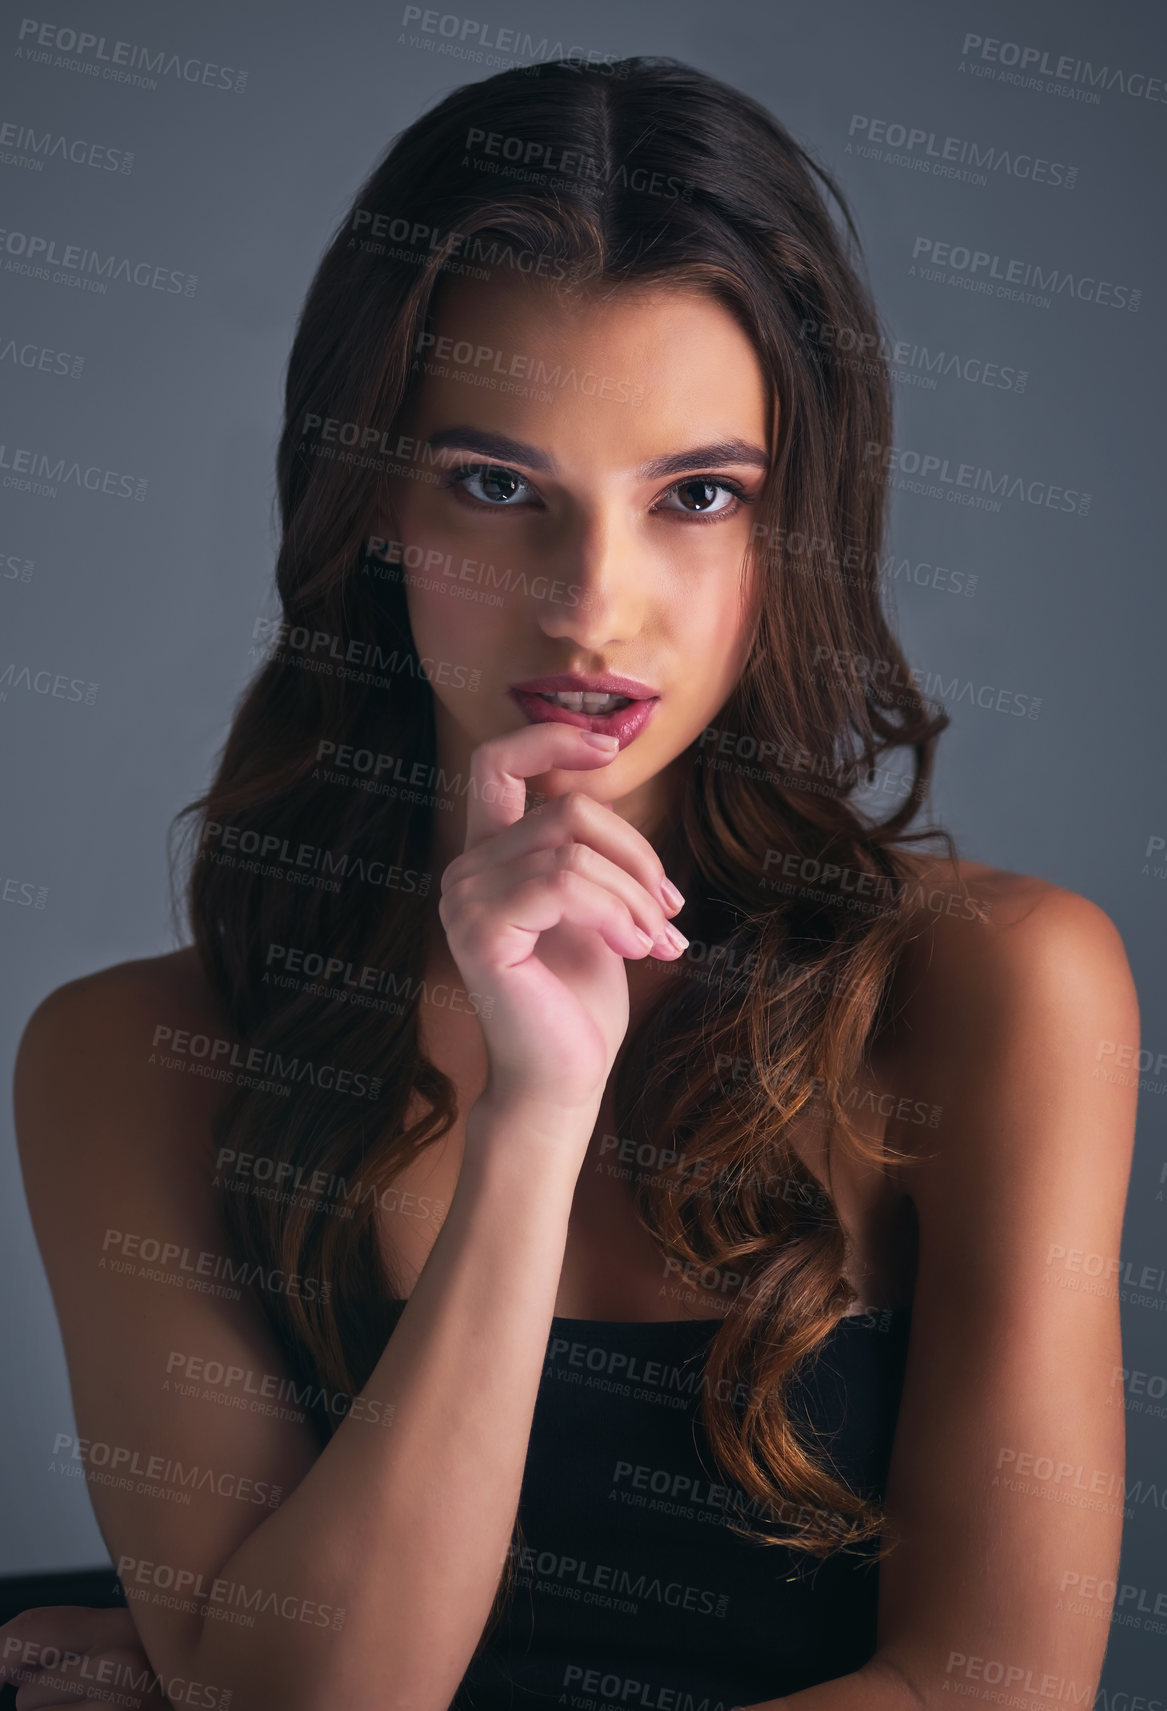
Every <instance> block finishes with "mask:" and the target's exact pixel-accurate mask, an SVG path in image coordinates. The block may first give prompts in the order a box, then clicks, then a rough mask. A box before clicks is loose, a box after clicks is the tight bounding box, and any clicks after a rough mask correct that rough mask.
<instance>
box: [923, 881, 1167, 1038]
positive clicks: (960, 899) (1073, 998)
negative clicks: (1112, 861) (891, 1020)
mask: <svg viewBox="0 0 1167 1711" xmlns="http://www.w3.org/2000/svg"><path fill="white" fill-rule="evenodd" d="M912 867H913V878H912V880H911V882H910V885H909V888H908V893H907V899H906V901H907V905H908V914H909V920H910V923H911V926H910V932H911V940H910V943H909V945H908V946H907V948H906V950H905V951H904V953H903V956H902V957H901V959H900V964H899V967H898V969H897V973H896V979H895V984H894V1006H893V1008H894V1013H895V1015H896V1016H897V1017H898V1018H899V1021H900V1023H901V1030H902V1027H903V1026H906V1027H908V1028H910V1029H914V1030H919V1029H923V1028H925V1027H927V1029H928V1031H929V1033H930V1034H932V1033H934V1032H935V1031H936V1029H937V1028H938V1027H943V1026H945V1025H946V1024H948V1023H955V1022H958V1021H961V1020H963V1021H966V1022H967V1021H969V1020H972V1019H974V1018H975V1017H976V1016H977V1015H984V1016H987V1015H988V1014H990V1013H992V1012H993V1011H994V1009H995V1007H996V1006H999V1005H1001V1004H1006V1005H1008V1006H1009V1007H1010V1008H1011V1009H1012V1010H1014V1011H1015V1012H1016V1015H1015V1020H1016V1021H1017V1022H1018V1023H1019V1024H1020V1025H1021V1026H1022V1027H1023V1028H1024V1029H1025V1031H1026V1032H1027V1033H1028V1034H1029V1035H1030V1036H1031V1037H1037V1036H1040V1035H1041V1033H1042V1032H1043V1030H1045V1029H1048V1028H1049V1027H1050V1026H1051V1025H1055V1024H1060V1023H1061V1022H1064V1021H1065V1020H1066V1019H1067V1018H1072V1017H1075V1016H1077V1017H1079V1018H1081V1019H1083V1020H1089V1019H1091V1018H1094V1019H1097V1020H1103V1019H1105V1018H1106V1017H1108V1016H1109V1017H1112V1018H1113V1019H1114V1020H1115V1022H1116V1023H1117V1022H1121V1023H1123V1024H1124V1025H1137V1008H1136V1006H1135V994H1134V982H1133V979H1132V976H1131V971H1130V965H1129V962H1128V960H1127V955H1126V949H1125V946H1124V944H1123V940H1122V935H1121V934H1120V933H1119V931H1118V928H1117V927H1116V926H1115V924H1114V922H1113V921H1112V920H1111V918H1110V916H1109V915H1107V914H1106V912H1105V911H1104V910H1103V909H1100V908H1099V907H1098V905H1097V904H1096V903H1092V902H1091V901H1090V900H1089V898H1086V897H1082V896H1080V895H1079V894H1078V893H1077V892H1074V891H1068V890H1066V889H1064V888H1063V887H1062V886H1059V885H1053V884H1051V883H1049V882H1048V881H1046V880H1042V879H1037V878H1034V877H1033V876H1032V875H1030V874H1022V873H1011V872H1009V871H1007V870H1006V869H1004V868H999V867H989V866H986V865H985V864H983V863H980V862H967V861H961V862H958V863H957V865H956V872H955V873H954V871H953V868H952V865H951V864H950V863H948V862H947V861H945V860H942V859H936V860H927V861H925V860H921V859H920V858H918V857H917V858H915V859H914V860H913V862H912Z"/></svg>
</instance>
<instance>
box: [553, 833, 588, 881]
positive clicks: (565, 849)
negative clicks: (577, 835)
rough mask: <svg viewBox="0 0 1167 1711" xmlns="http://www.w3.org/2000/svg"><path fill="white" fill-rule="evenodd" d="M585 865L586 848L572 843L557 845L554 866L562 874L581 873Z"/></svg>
mask: <svg viewBox="0 0 1167 1711" xmlns="http://www.w3.org/2000/svg"><path fill="white" fill-rule="evenodd" d="M586 864H587V855H586V846H585V845H583V844H577V843H574V842H572V841H570V840H569V841H568V842H567V843H562V844H557V845H556V847H555V866H556V867H557V868H560V869H561V870H562V871H564V872H574V873H582V872H583V871H584V868H585V866H586Z"/></svg>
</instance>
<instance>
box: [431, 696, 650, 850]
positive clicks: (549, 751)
mask: <svg viewBox="0 0 1167 1711" xmlns="http://www.w3.org/2000/svg"><path fill="white" fill-rule="evenodd" d="M619 752H620V744H619V739H618V738H617V737H603V736H600V735H599V734H598V733H597V732H595V731H585V730H584V729H583V727H582V726H581V725H565V724H562V723H561V722H560V721H559V720H557V719H544V720H540V722H539V723H538V724H537V725H523V726H521V727H520V728H519V729H518V730H517V731H507V732H506V733H505V734H504V735H503V736H501V737H490V738H488V739H487V741H486V742H484V743H479V745H478V747H477V748H476V749H475V750H474V752H473V754H472V755H471V757H470V789H469V791H468V792H467V796H468V801H467V803H466V843H465V846H464V848H463V854H464V853H465V851H466V850H470V849H473V848H474V846H475V844H480V843H482V841H483V839H484V838H490V837H493V836H494V834H495V833H496V832H501V831H503V830H505V828H506V827H507V826H513V825H514V823H515V821H516V820H521V819H522V817H523V811H524V809H525V807H526V803H527V787H526V784H525V783H524V780H525V779H528V778H535V777H537V776H538V774H539V773H541V772H550V771H551V769H552V768H553V767H570V768H572V769H573V770H574V769H576V768H581V767H588V768H591V767H597V766H606V765H607V764H608V762H609V761H610V760H611V759H613V757H614V756H615V755H617V754H618V753H619Z"/></svg>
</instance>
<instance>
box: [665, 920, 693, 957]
mask: <svg viewBox="0 0 1167 1711" xmlns="http://www.w3.org/2000/svg"><path fill="white" fill-rule="evenodd" d="M665 938H666V939H667V940H668V941H669V943H670V945H672V947H673V949H674V950H675V951H683V950H687V949H688V946H689V941H688V939H687V938H686V937H685V935H684V933H679V932H678V931H677V929H676V927H674V926H673V923H672V922H671V921H666V922H665Z"/></svg>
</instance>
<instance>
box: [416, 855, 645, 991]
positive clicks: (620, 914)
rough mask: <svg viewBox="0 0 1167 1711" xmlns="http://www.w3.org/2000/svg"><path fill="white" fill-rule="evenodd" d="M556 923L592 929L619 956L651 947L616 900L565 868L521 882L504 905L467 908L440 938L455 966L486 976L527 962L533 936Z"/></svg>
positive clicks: (635, 954) (534, 941)
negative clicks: (443, 938)
mask: <svg viewBox="0 0 1167 1711" xmlns="http://www.w3.org/2000/svg"><path fill="white" fill-rule="evenodd" d="M561 921H567V922H569V923H570V924H571V925H572V926H575V927H590V928H592V929H593V930H594V931H595V932H597V933H598V934H599V935H600V937H601V938H602V939H603V941H604V943H605V944H606V945H607V946H608V948H609V949H610V950H613V951H615V953H616V955H617V956H619V957H641V956H644V955H645V954H646V952H647V951H648V950H649V948H650V946H651V942H652V941H651V938H650V935H648V934H647V933H643V932H642V931H641V929H640V928H639V927H638V926H637V924H636V922H635V920H634V919H633V917H632V914H631V911H630V910H629V908H628V905H627V904H626V903H625V902H623V901H622V899H621V898H619V897H616V896H615V895H614V894H613V893H612V892H611V891H605V890H604V888H603V886H600V885H593V884H592V883H591V882H590V881H589V880H587V879H585V878H584V877H583V875H582V874H579V873H574V872H573V871H572V870H571V869H570V868H565V867H561V868H557V869H555V870H554V871H552V872H549V873H546V874H540V875H539V876H538V877H537V878H534V879H528V880H525V881H524V882H523V883H521V884H520V885H518V886H516V887H515V888H514V890H513V891H512V892H511V893H510V895H509V897H508V898H507V900H506V903H505V907H500V906H499V905H498V904H497V903H495V905H494V906H493V907H491V906H490V905H489V904H483V903H471V904H469V906H468V907H467V909H466V910H465V911H464V912H463V913H462V914H460V915H459V916H458V917H457V918H456V920H455V921H454V922H453V924H452V926H450V927H447V929H446V935H447V938H449V939H450V940H451V949H452V950H453V951H454V954H455V957H456V959H457V961H458V962H459V965H460V966H461V965H462V964H464V963H465V964H469V965H472V966H474V967H475V968H480V969H481V970H482V972H483V975H484V976H486V977H487V978H489V976H490V975H491V974H492V973H497V972H501V971H504V970H507V969H514V968H518V967H519V966H520V965H521V964H523V963H525V962H527V961H529V960H530V958H531V953H532V952H533V951H534V949H535V946H536V944H537V943H538V939H539V934H540V933H545V932H547V931H548V929H549V928H551V927H557V926H558V925H559V923H560V922H561Z"/></svg>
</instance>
